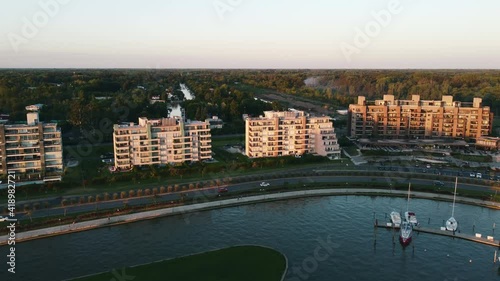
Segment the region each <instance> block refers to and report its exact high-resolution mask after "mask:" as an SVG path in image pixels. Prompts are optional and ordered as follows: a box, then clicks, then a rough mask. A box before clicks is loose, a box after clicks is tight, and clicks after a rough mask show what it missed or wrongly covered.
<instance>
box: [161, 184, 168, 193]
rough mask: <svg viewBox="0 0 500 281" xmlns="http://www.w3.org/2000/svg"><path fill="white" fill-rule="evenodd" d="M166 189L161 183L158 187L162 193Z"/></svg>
mask: <svg viewBox="0 0 500 281" xmlns="http://www.w3.org/2000/svg"><path fill="white" fill-rule="evenodd" d="M166 190H167V189H166V188H165V186H163V185H162V186H161V187H160V193H162V194H163V193H165V192H166Z"/></svg>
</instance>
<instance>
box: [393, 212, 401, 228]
mask: <svg viewBox="0 0 500 281" xmlns="http://www.w3.org/2000/svg"><path fill="white" fill-rule="evenodd" d="M391 222H392V223H393V224H394V226H400V225H401V215H400V214H399V213H398V212H396V211H392V212H391Z"/></svg>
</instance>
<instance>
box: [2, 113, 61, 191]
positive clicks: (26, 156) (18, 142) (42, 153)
mask: <svg viewBox="0 0 500 281" xmlns="http://www.w3.org/2000/svg"><path fill="white" fill-rule="evenodd" d="M7 173H14V174H15V175H16V179H17V180H19V181H46V182H47V181H60V180H61V176H62V174H63V150H62V139H61V130H60V128H58V126H57V124H55V123H43V122H39V116H38V112H30V113H28V114H27V123H26V124H12V125H4V124H0V174H3V175H6V174H7Z"/></svg>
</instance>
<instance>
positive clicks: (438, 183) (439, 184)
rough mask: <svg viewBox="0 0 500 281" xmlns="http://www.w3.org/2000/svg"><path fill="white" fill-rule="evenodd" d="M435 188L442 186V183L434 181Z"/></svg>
mask: <svg viewBox="0 0 500 281" xmlns="http://www.w3.org/2000/svg"><path fill="white" fill-rule="evenodd" d="M434 185H435V186H444V183H443V182H442V181H434Z"/></svg>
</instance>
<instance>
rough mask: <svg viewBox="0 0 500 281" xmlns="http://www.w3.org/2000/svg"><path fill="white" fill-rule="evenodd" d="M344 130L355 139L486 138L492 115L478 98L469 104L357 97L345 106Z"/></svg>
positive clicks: (447, 99)
mask: <svg viewBox="0 0 500 281" xmlns="http://www.w3.org/2000/svg"><path fill="white" fill-rule="evenodd" d="M349 120H350V121H349V122H348V130H349V134H350V136H351V137H355V138H370V137H374V138H461V139H463V138H471V139H478V138H481V137H483V136H488V135H489V134H490V133H491V130H492V123H493V113H491V111H490V108H489V107H488V106H483V105H482V99H481V98H474V101H473V102H472V103H467V102H460V101H454V100H453V96H443V98H442V100H421V99H420V96H419V95H413V96H412V99H411V100H395V99H394V96H393V95H384V98H383V99H382V100H375V101H371V102H370V101H366V99H365V97H364V96H359V97H358V103H357V104H351V105H349Z"/></svg>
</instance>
